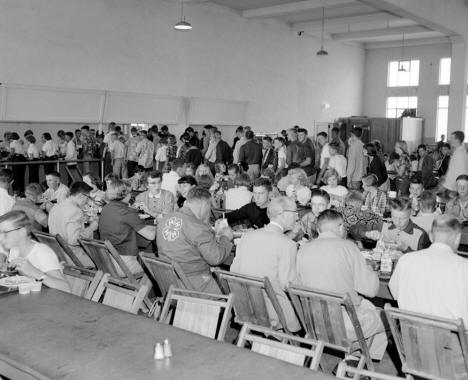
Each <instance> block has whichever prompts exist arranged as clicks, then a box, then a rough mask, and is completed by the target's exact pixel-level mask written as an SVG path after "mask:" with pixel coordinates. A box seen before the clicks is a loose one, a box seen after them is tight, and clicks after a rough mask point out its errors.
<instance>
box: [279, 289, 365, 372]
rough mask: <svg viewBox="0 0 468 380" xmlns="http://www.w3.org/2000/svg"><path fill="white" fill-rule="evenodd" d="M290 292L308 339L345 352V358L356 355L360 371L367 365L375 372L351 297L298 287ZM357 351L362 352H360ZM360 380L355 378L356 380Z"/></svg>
mask: <svg viewBox="0 0 468 380" xmlns="http://www.w3.org/2000/svg"><path fill="white" fill-rule="evenodd" d="M288 293H289V296H290V298H291V301H292V304H293V306H294V309H295V310H296V313H297V315H298V316H299V319H300V321H301V324H302V327H303V328H304V329H305V331H306V333H307V335H308V336H309V337H311V338H313V339H317V340H318V341H319V342H323V344H324V345H325V347H329V348H332V349H334V350H337V351H340V352H343V353H344V354H345V359H346V358H347V357H349V356H350V355H351V354H352V355H353V356H354V355H356V354H357V356H359V363H358V366H357V369H363V368H364V366H366V367H367V369H368V370H370V371H373V370H374V364H373V363H372V359H371V357H370V354H369V348H368V346H367V342H366V340H365V338H364V334H363V332H362V328H361V324H360V322H359V320H358V318H357V315H356V310H355V308H354V305H353V303H352V302H351V299H350V297H349V295H348V294H346V295H342V294H336V293H332V292H325V291H321V290H316V289H308V288H301V287H296V286H292V287H290V288H288ZM343 311H345V312H346V313H347V314H348V316H349V318H350V320H351V323H352V324H353V327H354V331H355V334H356V338H357V346H356V344H355V342H353V341H352V340H351V339H349V338H348V335H347V333H346V328H345V321H344V315H343ZM357 349H358V350H359V351H360V353H357ZM319 360H320V358H319ZM357 378H358V376H357V375H356V377H355V379H357Z"/></svg>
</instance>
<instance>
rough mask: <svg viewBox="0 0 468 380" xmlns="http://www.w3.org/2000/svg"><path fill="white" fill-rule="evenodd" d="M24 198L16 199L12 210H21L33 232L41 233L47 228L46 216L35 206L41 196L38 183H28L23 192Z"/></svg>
mask: <svg viewBox="0 0 468 380" xmlns="http://www.w3.org/2000/svg"><path fill="white" fill-rule="evenodd" d="M24 195H25V198H16V202H15V205H14V206H13V210H21V211H24V212H25V213H26V215H27V216H28V218H29V220H30V221H31V223H32V224H31V228H32V229H33V230H37V231H42V227H47V223H48V222H47V219H48V216H47V214H46V213H45V212H44V211H43V210H41V208H40V207H39V206H38V205H37V203H38V202H39V198H40V196H41V195H42V187H41V185H39V184H38V183H30V184H29V185H28V186H26V189H25V191H24Z"/></svg>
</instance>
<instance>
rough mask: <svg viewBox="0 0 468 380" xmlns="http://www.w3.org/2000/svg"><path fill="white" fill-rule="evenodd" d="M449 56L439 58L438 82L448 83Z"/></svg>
mask: <svg viewBox="0 0 468 380" xmlns="http://www.w3.org/2000/svg"><path fill="white" fill-rule="evenodd" d="M451 61H452V59H451V58H441V60H440V64H439V84H450V64H451Z"/></svg>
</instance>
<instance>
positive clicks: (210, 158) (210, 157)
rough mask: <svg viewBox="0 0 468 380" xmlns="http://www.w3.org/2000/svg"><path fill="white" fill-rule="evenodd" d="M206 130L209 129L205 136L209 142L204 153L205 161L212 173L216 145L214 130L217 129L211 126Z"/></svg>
mask: <svg viewBox="0 0 468 380" xmlns="http://www.w3.org/2000/svg"><path fill="white" fill-rule="evenodd" d="M207 131H209V134H208V135H207V138H209V144H208V149H207V150H206V153H205V162H206V164H208V166H209V167H210V170H211V172H212V173H214V164H215V162H216V148H217V146H218V140H217V139H216V136H215V132H216V131H217V129H216V128H215V127H211V128H209V129H208V130H207ZM208 136H209V137H208Z"/></svg>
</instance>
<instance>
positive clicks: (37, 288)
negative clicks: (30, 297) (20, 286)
mask: <svg viewBox="0 0 468 380" xmlns="http://www.w3.org/2000/svg"><path fill="white" fill-rule="evenodd" d="M41 289H42V282H40V281H37V282H33V283H32V284H31V292H40V291H41Z"/></svg>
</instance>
